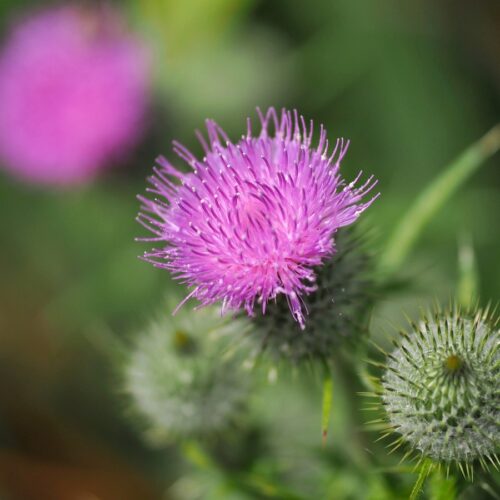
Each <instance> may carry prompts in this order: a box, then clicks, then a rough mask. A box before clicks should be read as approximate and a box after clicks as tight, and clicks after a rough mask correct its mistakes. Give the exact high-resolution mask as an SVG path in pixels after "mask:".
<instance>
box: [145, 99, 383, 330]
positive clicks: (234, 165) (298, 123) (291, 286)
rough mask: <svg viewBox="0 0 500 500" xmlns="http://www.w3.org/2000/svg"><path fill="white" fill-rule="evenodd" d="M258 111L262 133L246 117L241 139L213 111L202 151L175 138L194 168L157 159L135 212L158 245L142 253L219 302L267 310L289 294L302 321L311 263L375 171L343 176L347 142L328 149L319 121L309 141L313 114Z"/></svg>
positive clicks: (352, 211)
mask: <svg viewBox="0 0 500 500" xmlns="http://www.w3.org/2000/svg"><path fill="white" fill-rule="evenodd" d="M259 117H260V120H261V124H262V129H261V131H260V134H259V135H258V136H257V137H253V136H252V131H251V123H250V120H248V130H247V133H246V135H243V136H242V138H241V140H240V141H238V142H237V143H236V144H234V143H232V142H231V141H230V140H229V138H228V137H227V135H226V134H225V132H224V131H223V130H222V129H221V128H220V127H219V126H218V125H217V124H216V123H215V122H214V121H211V120H207V129H208V139H209V142H208V143H207V142H206V141H205V140H204V139H203V138H202V137H201V136H200V140H201V142H202V145H203V147H204V150H205V154H206V156H205V157H204V158H203V159H202V160H198V159H197V158H195V157H194V156H193V155H192V154H191V153H190V152H189V151H188V150H187V149H186V148H185V147H183V146H182V145H180V144H178V143H174V151H175V152H176V153H177V155H178V156H180V157H181V158H182V159H183V160H184V161H185V162H186V163H187V164H188V165H189V166H190V167H191V169H192V171H191V172H189V173H182V172H180V171H179V170H177V169H175V168H174V167H173V166H172V165H171V164H170V163H169V162H168V161H167V160H166V159H165V158H160V159H159V160H158V164H159V166H158V167H156V168H155V170H154V175H153V176H152V177H151V178H150V179H149V181H150V184H151V187H150V188H149V189H148V192H149V193H151V194H152V195H153V196H154V197H155V198H154V199H149V198H147V197H143V196H141V197H139V199H140V200H141V203H142V206H141V213H140V215H139V218H138V220H139V221H140V222H141V223H142V224H143V225H144V226H146V227H147V228H148V229H149V230H150V231H151V232H152V233H153V234H154V236H153V237H152V238H147V240H148V241H155V242H158V243H161V244H162V245H161V247H160V248H157V249H154V250H152V251H150V252H146V253H145V256H144V258H145V259H146V260H148V261H150V262H152V263H153V264H154V265H155V266H157V267H160V268H166V269H168V270H170V271H171V272H172V273H173V275H174V276H175V277H176V278H177V279H179V280H181V281H182V282H183V283H185V284H187V285H188V286H190V287H193V288H192V291H191V293H190V294H189V295H188V297H187V298H189V297H195V298H197V299H198V300H199V301H200V302H201V303H202V304H203V305H208V304H211V303H214V302H216V301H222V309H223V311H225V310H226V309H240V308H245V309H246V311H247V313H248V314H249V315H252V314H253V310H254V306H255V304H256V303H258V304H260V306H261V307H262V311H263V313H265V310H266V304H267V303H268V302H269V301H270V300H273V299H275V298H276V296H277V295H278V294H284V295H286V297H287V300H288V303H289V307H290V310H291V312H292V314H293V316H294V318H295V320H296V321H298V322H299V323H300V325H301V326H302V327H303V326H304V322H305V315H306V314H307V311H304V307H303V301H301V296H302V295H303V294H307V293H310V292H312V291H314V290H315V279H316V275H315V270H314V268H315V267H316V266H319V265H321V264H322V262H324V260H325V259H328V258H329V257H331V256H332V254H333V253H334V252H335V242H334V238H333V237H334V235H335V232H336V231H337V229H339V228H341V227H343V226H347V225H349V224H352V223H353V222H354V221H355V220H356V219H357V218H358V217H359V215H360V214H361V213H362V212H363V211H364V210H365V209H366V208H367V207H368V206H369V205H370V204H371V203H372V202H373V200H374V199H375V197H373V198H371V199H368V200H366V199H365V197H366V195H367V193H368V192H369V191H370V190H371V189H372V188H373V187H374V185H375V184H376V181H374V180H373V178H372V177H370V178H369V179H368V180H367V181H366V182H365V183H364V184H363V185H361V186H358V187H356V184H357V181H358V180H359V178H360V176H361V173H360V174H359V175H358V176H357V177H356V179H355V180H354V181H352V182H350V183H349V184H346V183H345V182H344V181H343V180H342V179H341V177H340V175H339V166H340V162H341V160H342V158H343V157H344V155H345V154H346V151H347V148H348V142H344V140H343V139H341V140H337V142H336V145H335V147H334V149H333V151H332V152H329V143H328V139H327V137H326V131H325V129H324V128H323V127H322V126H321V127H320V130H319V142H318V144H317V145H316V146H313V144H312V141H313V125H312V122H311V123H310V124H309V125H307V124H306V122H305V120H304V118H303V117H302V116H298V114H297V112H294V113H293V114H292V113H291V112H289V111H286V110H283V111H282V113H281V116H278V113H277V112H276V111H275V110H274V109H273V108H271V109H269V110H268V111H267V113H266V114H265V115H264V114H262V113H260V111H259ZM270 129H272V130H273V131H274V133H273V134H271V132H270ZM187 298H186V300H187Z"/></svg>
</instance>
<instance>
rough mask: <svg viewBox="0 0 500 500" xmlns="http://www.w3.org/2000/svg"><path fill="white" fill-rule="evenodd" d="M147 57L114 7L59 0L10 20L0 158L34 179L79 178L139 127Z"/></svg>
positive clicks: (2, 73)
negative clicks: (14, 22)
mask: <svg viewBox="0 0 500 500" xmlns="http://www.w3.org/2000/svg"><path fill="white" fill-rule="evenodd" d="M148 66H149V64H148V57H147V54H146V53H145V49H144V47H143V46H142V44H141V43H140V42H139V41H138V40H137V39H135V38H134V37H132V36H131V35H130V34H128V33H127V31H126V29H125V26H124V22H123V19H122V18H121V16H120V14H119V12H117V11H115V10H113V9H111V8H110V7H105V8H90V7H89V8H83V7H81V6H77V5H73V6H71V5H69V6H61V7H56V8H51V9H48V10H43V11H40V12H39V13H36V14H34V15H32V16H29V17H28V18H27V19H25V20H23V21H22V22H20V23H19V24H18V25H16V26H15V27H14V28H13V30H12V32H11V33H10V36H9V37H8V38H7V40H6V43H5V45H4V47H3V48H2V51H1V53H0V109H1V110H2V111H1V113H0V161H1V163H2V166H4V167H5V168H7V169H8V170H9V171H10V172H12V173H13V174H15V175H17V176H18V177H22V178H24V179H26V180H29V181H31V182H36V183H44V184H53V185H67V184H75V183H78V182H82V181H85V180H87V179H89V178H90V177H92V176H93V175H95V173H96V172H97V171H98V170H99V169H100V168H102V167H104V166H106V165H108V164H109V163H111V162H113V161H114V160H117V159H121V158H122V156H123V154H124V151H127V150H128V148H130V145H133V144H135V142H136V141H137V139H138V137H139V135H140V132H141V130H142V124H143V118H144V114H145V109H146V105H147V99H148V86H149V68H148Z"/></svg>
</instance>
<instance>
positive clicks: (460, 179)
mask: <svg viewBox="0 0 500 500" xmlns="http://www.w3.org/2000/svg"><path fill="white" fill-rule="evenodd" d="M499 149H500V124H498V125H496V126H495V127H493V128H492V129H491V130H490V131H489V132H488V133H487V134H486V135H484V136H483V137H482V138H481V139H479V140H478V141H477V142H475V143H474V144H472V146H470V147H469V148H468V149H466V150H465V151H464V153H462V154H461V155H460V156H459V157H458V158H456V159H455V161H453V162H452V163H451V164H450V165H449V166H448V167H446V168H445V170H444V172H443V173H441V174H440V175H439V176H438V177H437V178H436V179H435V180H433V181H432V182H431V184H430V185H429V186H428V187H427V188H426V189H425V190H424V191H423V192H422V193H421V194H420V195H419V196H418V197H417V199H416V200H415V202H414V203H413V205H412V206H411V207H410V209H409V210H408V211H407V212H406V214H404V215H403V217H402V219H401V220H400V222H399V224H398V225H397V226H396V228H395V230H394V232H393V234H392V236H391V237H390V239H389V243H388V244H387V247H386V249H385V252H384V253H383V254H382V259H381V268H382V270H384V271H386V272H394V271H397V270H398V268H399V267H400V266H401V265H402V264H403V262H404V260H405V259H406V257H407V256H408V254H409V253H410V251H411V249H412V248H413V246H414V244H415V242H416V241H417V239H418V237H419V236H420V234H421V232H422V231H423V229H424V228H425V226H426V225H427V224H428V222H429V221H430V220H431V219H432V218H433V217H434V216H435V215H436V213H437V212H438V211H439V209H440V208H441V207H442V206H443V205H444V204H445V202H446V201H447V200H448V199H449V198H450V197H451V196H452V195H453V194H454V193H455V191H457V189H458V188H459V187H460V186H461V185H462V184H463V183H464V182H465V181H466V180H467V179H468V178H469V177H470V176H471V175H472V174H473V173H474V172H475V171H476V170H477V169H478V167H480V166H481V165H482V164H483V163H484V162H485V161H486V160H487V159H488V158H489V157H490V156H492V155H493V154H495V153H496V152H497V151H498V150H499Z"/></svg>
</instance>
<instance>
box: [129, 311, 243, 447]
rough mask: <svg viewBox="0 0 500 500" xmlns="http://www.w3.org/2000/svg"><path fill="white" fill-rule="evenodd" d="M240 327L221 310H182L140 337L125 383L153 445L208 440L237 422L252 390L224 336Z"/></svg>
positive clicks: (166, 315) (155, 323) (157, 323)
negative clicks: (175, 439) (179, 439)
mask: <svg viewBox="0 0 500 500" xmlns="http://www.w3.org/2000/svg"><path fill="white" fill-rule="evenodd" d="M241 328H244V322H242V321H240V320H236V321H234V320H229V319H224V318H221V317H220V312H219V311H218V310H217V308H211V307H210V308H205V309H202V310H199V311H189V310H187V309H183V310H182V311H180V312H179V313H178V315H176V316H175V317H172V316H170V314H168V313H167V314H165V313H163V314H162V316H161V319H159V320H157V321H155V322H153V323H151V324H150V325H149V327H148V328H147V329H146V330H145V331H144V332H143V333H142V334H141V335H140V336H139V337H138V339H137V341H136V344H135V347H134V348H133V349H132V351H131V352H130V354H129V358H128V362H127V364H126V367H125V370H124V382H125V388H126V392H127V393H128V394H129V396H130V398H131V400H132V402H133V406H134V413H135V414H137V415H139V416H140V417H141V419H142V420H143V421H144V423H145V427H146V434H147V436H148V437H149V438H150V440H151V441H153V442H160V443H161V442H163V441H165V440H168V439H170V438H172V437H190V436H207V435H211V434H214V433H217V432H219V431H221V430H223V429H224V428H226V427H227V426H228V425H229V424H231V423H232V422H233V421H234V420H235V418H236V417H237V416H238V414H239V413H240V412H241V411H242V409H243V405H244V400H245V398H246V396H247V389H248V387H247V383H246V382H245V377H244V374H243V373H242V372H241V363H240V360H239V359H238V357H237V356H236V355H234V353H232V352H230V351H229V349H228V342H227V340H226V337H230V336H231V334H232V335H234V334H235V331H236V330H239V329H241Z"/></svg>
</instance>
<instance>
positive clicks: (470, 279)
mask: <svg viewBox="0 0 500 500" xmlns="http://www.w3.org/2000/svg"><path fill="white" fill-rule="evenodd" d="M478 291H479V274H478V271H477V264H476V258H475V255H474V247H473V246H472V242H471V239H470V236H464V237H462V238H461V240H460V242H459V246H458V284H457V300H458V303H459V304H460V305H462V306H463V307H465V308H469V307H471V306H472V305H473V304H474V301H475V300H477V297H478Z"/></svg>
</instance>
